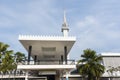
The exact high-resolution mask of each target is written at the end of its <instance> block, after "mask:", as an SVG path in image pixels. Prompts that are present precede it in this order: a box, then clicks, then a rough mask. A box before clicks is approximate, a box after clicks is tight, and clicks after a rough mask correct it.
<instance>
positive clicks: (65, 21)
mask: <svg viewBox="0 0 120 80" xmlns="http://www.w3.org/2000/svg"><path fill="white" fill-rule="evenodd" d="M62 26H63V27H68V24H67V20H66V12H65V10H64V16H63V24H62Z"/></svg>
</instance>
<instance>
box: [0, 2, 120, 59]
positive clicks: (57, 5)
mask: <svg viewBox="0 0 120 80" xmlns="http://www.w3.org/2000/svg"><path fill="white" fill-rule="evenodd" d="M64 9H65V10H66V17H67V22H68V24H69V29H70V31H69V35H71V36H76V37H77V41H76V43H75V45H74V47H73V48H72V50H71V52H70V57H71V58H72V59H79V58H80V55H81V54H82V52H83V50H84V49H87V48H91V49H93V50H95V51H96V52H97V53H101V52H120V0H0V42H4V43H7V44H9V45H10V49H13V50H15V51H21V52H23V53H25V54H27V52H26V51H25V49H24V48H23V46H22V45H21V44H20V42H19V41H18V35H19V34H23V35H62V33H61V26H62V23H63V11H64Z"/></svg>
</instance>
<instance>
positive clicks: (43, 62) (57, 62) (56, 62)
mask: <svg viewBox="0 0 120 80" xmlns="http://www.w3.org/2000/svg"><path fill="white" fill-rule="evenodd" d="M23 65H75V60H67V62H65V61H62V60H37V61H34V60H30V62H29V63H28V61H27V60H26V61H24V63H23Z"/></svg>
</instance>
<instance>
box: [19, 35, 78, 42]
mask: <svg viewBox="0 0 120 80" xmlns="http://www.w3.org/2000/svg"><path fill="white" fill-rule="evenodd" d="M19 40H49V41H50V40H54V41H57V40H61V41H62V40H63V41H64V40H66V41H67V40H68V41H76V37H73V36H67V37H64V36H39V35H19Z"/></svg>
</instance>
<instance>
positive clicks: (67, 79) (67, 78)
mask: <svg viewBox="0 0 120 80" xmlns="http://www.w3.org/2000/svg"><path fill="white" fill-rule="evenodd" d="M68 74H69V72H68V71H66V80H69V77H68Z"/></svg>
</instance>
